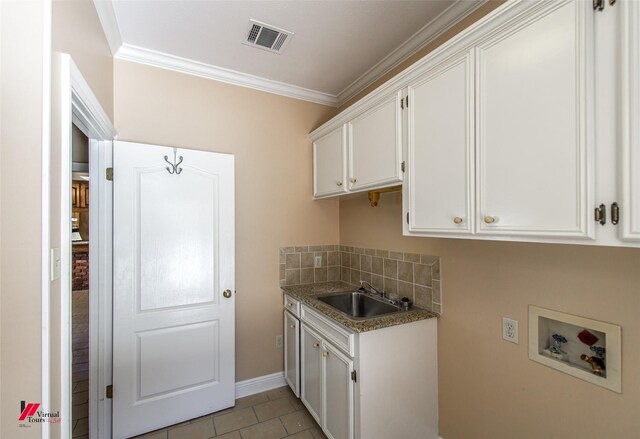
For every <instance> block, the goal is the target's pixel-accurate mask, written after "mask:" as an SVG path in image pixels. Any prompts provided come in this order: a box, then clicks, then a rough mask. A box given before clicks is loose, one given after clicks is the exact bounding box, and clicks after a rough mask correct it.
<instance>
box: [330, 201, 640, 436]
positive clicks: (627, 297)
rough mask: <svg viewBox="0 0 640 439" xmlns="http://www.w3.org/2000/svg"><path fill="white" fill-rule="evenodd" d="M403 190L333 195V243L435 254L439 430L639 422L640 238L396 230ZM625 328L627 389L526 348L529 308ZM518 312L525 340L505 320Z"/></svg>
mask: <svg viewBox="0 0 640 439" xmlns="http://www.w3.org/2000/svg"><path fill="white" fill-rule="evenodd" d="M401 199H402V197H401V195H400V194H399V193H395V194H386V195H385V194H383V195H382V196H381V200H380V204H379V206H378V207H377V208H371V207H370V206H369V203H368V200H367V198H366V195H362V196H360V197H359V198H355V199H352V200H343V201H341V202H340V242H341V244H345V245H354V246H366V247H375V248H383V249H390V250H397V251H411V252H419V253H423V254H430V255H438V256H441V258H442V259H441V273H442V274H441V276H442V296H443V298H442V300H443V308H444V312H443V316H442V317H441V318H440V320H439V322H438V369H439V391H440V401H439V406H440V434H441V435H442V436H443V437H444V439H456V438H465V439H471V438H496V439H497V438H532V439H533V438H543V437H545V438H559V439H569V438H581V439H586V438H593V439H596V438H598V439H601V438H607V439H627V438H629V439H630V438H636V437H638V432H639V431H640V417H639V416H638V408H639V407H640V373H638V370H640V344H638V340H640V318H638V312H639V310H640V270H639V269H638V268H639V267H640V249H622V248H601V247H592V246H578V245H553V244H525V243H509V242H488V241H472V240H454V239H436V238H409V237H403V236H402V206H401ZM530 304H532V305H537V306H541V307H543V308H549V309H554V310H559V311H562V312H567V313H570V314H575V315H579V316H584V317H588V318H593V319H596V320H602V321H605V322H611V323H614V324H617V325H620V326H621V327H622V344H623V346H622V372H623V374H622V386H623V393H622V395H620V394H617V393H614V392H611V391H609V390H605V389H603V388H600V387H597V386H595V385H593V384H589V383H587V382H585V381H582V380H579V379H577V378H574V377H571V376H569V375H565V374H563V373H560V372H558V371H556V370H554V369H550V368H548V367H545V366H543V365H541V364H539V363H535V362H533V361H530V360H529V359H528V347H527V343H528V331H527V321H528V320H527V312H528V311H527V307H528V305H530ZM503 316H508V317H511V318H514V319H516V320H518V321H519V323H520V324H519V329H520V343H519V344H518V345H514V344H511V343H508V342H506V341H503V340H502V334H501V322H502V321H501V319H502V317H503Z"/></svg>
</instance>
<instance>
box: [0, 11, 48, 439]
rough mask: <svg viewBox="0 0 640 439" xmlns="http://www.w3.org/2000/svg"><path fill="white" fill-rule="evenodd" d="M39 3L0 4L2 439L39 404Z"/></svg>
mask: <svg viewBox="0 0 640 439" xmlns="http://www.w3.org/2000/svg"><path fill="white" fill-rule="evenodd" d="M45 10H46V8H45V4H44V2H42V1H31V2H5V1H3V2H0V16H1V18H0V20H1V24H0V44H1V47H0V77H1V91H2V92H1V94H2V102H1V104H0V105H1V107H0V128H1V129H0V144H1V148H0V242H1V243H2V246H1V250H0V262H1V266H0V416H1V419H0V437H2V438H11V439H17V438H36V437H40V430H41V429H40V427H39V426H38V425H34V426H33V427H31V428H18V415H19V413H18V412H19V409H20V401H21V400H26V401H33V402H37V401H41V367H40V365H41V348H40V346H41V337H40V335H41V328H40V322H41V303H42V301H41V299H40V297H41V293H40V290H41V289H40V281H41V270H40V266H41V265H40V255H41V250H40V246H41V227H40V224H41V221H40V218H41V204H40V203H41V193H42V190H41V185H42V180H41V160H42V129H43V65H44V62H43V60H44V56H45V54H46V53H48V48H47V47H45V46H44V44H43V23H44V16H45Z"/></svg>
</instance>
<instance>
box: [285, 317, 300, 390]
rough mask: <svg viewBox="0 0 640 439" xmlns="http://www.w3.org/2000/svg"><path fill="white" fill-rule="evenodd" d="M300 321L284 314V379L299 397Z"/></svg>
mask: <svg viewBox="0 0 640 439" xmlns="http://www.w3.org/2000/svg"><path fill="white" fill-rule="evenodd" d="M299 326H300V321H299V320H298V319H296V318H295V317H294V316H292V315H291V313H289V312H287V311H285V312H284V378H285V379H286V380H287V383H289V387H291V390H293V393H295V395H296V396H297V397H300V335H299V334H300V332H299Z"/></svg>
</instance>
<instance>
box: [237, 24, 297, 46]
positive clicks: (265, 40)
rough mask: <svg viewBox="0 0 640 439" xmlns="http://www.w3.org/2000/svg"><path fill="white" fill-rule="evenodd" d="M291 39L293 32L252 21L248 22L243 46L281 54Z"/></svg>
mask: <svg viewBox="0 0 640 439" xmlns="http://www.w3.org/2000/svg"><path fill="white" fill-rule="evenodd" d="M291 38H293V32H289V31H288V30H284V29H280V28H277V27H275V26H271V25H270V24H265V23H261V22H259V21H256V20H253V19H252V20H249V27H248V29H247V37H246V39H245V41H243V44H246V45H248V46H252V47H255V48H257V49H262V50H268V51H269V52H275V53H281V52H282V51H283V50H284V48H285V47H287V44H289V40H291Z"/></svg>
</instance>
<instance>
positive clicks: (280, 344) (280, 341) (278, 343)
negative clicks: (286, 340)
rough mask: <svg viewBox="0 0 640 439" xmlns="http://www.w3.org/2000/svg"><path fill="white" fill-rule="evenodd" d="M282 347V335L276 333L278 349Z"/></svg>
mask: <svg viewBox="0 0 640 439" xmlns="http://www.w3.org/2000/svg"><path fill="white" fill-rule="evenodd" d="M281 347H282V336H281V335H276V349H280V348H281Z"/></svg>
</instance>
